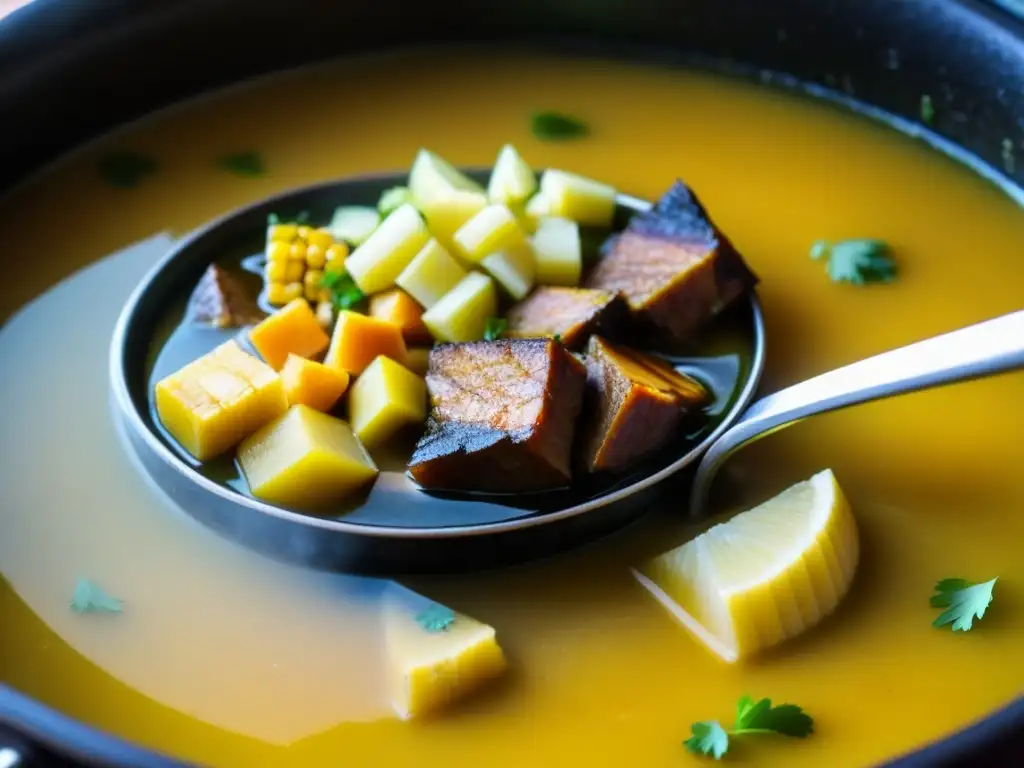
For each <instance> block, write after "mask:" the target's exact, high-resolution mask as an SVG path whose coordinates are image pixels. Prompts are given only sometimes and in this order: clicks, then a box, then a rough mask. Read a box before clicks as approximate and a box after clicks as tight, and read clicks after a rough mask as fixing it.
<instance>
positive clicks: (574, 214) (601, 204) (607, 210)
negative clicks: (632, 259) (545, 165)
mask: <svg viewBox="0 0 1024 768" xmlns="http://www.w3.org/2000/svg"><path fill="white" fill-rule="evenodd" d="M540 192H541V194H542V195H544V197H545V198H546V199H547V200H548V202H549V204H550V206H551V208H550V214H551V215H553V216H561V217H563V218H566V219H571V220H572V221H575V222H576V223H577V224H586V225H592V226H595V227H609V226H611V224H612V220H613V218H614V216H615V195H616V192H615V188H614V187H612V186H609V185H608V184H603V183H602V182H599V181H594V180H593V179H588V178H586V177H585V176H579V175H577V174H575V173H569V172H568V171H558V170H553V169H549V170H547V171H544V174H543V175H542V176H541V179H540ZM538 205H539V204H538Z"/></svg>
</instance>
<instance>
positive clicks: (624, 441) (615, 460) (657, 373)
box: [583, 336, 711, 472]
mask: <svg viewBox="0 0 1024 768" xmlns="http://www.w3.org/2000/svg"><path fill="white" fill-rule="evenodd" d="M587 385H588V393H587V411H586V414H587V416H586V423H587V425H588V426H587V431H586V433H585V435H584V439H583V451H584V458H585V460H586V465H587V468H588V469H589V470H590V471H591V472H601V471H606V470H612V471H615V470H621V469H626V468H627V467H629V466H630V465H631V464H633V463H635V462H636V461H638V460H640V459H642V458H644V457H645V456H647V455H649V454H651V453H654V452H655V451H657V450H659V449H660V448H663V447H664V446H665V444H666V443H668V442H669V441H670V440H671V439H672V437H673V436H674V435H675V434H676V432H677V431H678V429H679V426H680V425H681V424H682V422H683V420H684V419H685V418H686V417H687V415H688V414H691V413H693V412H694V411H695V410H697V409H700V408H702V407H704V406H706V405H708V404H710V402H711V394H710V393H709V392H708V391H707V389H705V388H704V386H703V385H702V384H701V383H700V382H698V381H696V380H695V379H692V378H690V377H689V376H686V375H684V374H682V373H679V372H678V371H676V370H675V369H674V368H672V367H671V366H670V365H668V364H667V363H666V362H664V361H663V360H660V359H658V358H656V357H652V356H651V355H648V354H644V353H643V352H637V351H636V350H632V349H625V348H623V347H619V346H615V345H612V344H610V343H608V342H607V341H605V340H604V339H602V338H601V337H600V336H591V337H590V345H589V347H588V349H587Z"/></svg>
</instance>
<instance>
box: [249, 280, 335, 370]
mask: <svg viewBox="0 0 1024 768" xmlns="http://www.w3.org/2000/svg"><path fill="white" fill-rule="evenodd" d="M249 341H250V342H251V343H252V345H253V347H255V349H256V351H257V352H259V353H260V357H262V358H263V359H264V360H265V361H266V363H267V365H269V366H270V367H271V368H273V369H274V370H275V371H280V370H281V368H283V367H284V364H285V361H287V360H288V355H298V356H299V357H316V356H317V355H319V354H320V353H321V352H323V351H324V350H325V349H327V345H328V344H330V343H331V337H330V336H328V335H327V333H326V332H325V331H324V329H323V328H321V327H320V323H319V322H317V319H316V314H314V312H313V310H312V309H311V308H310V306H309V303H308V302H307V301H306V300H305V299H303V298H298V299H295V300H294V301H292V302H289V303H288V304H287V305H285V306H284V307H282V308H281V309H279V310H278V311H277V312H275V313H274V314H272V315H271V316H270V317H268V318H267V319H266V320H264V321H263V322H261V323H260V324H259V325H257V326H256V327H255V328H253V329H252V330H251V331H249Z"/></svg>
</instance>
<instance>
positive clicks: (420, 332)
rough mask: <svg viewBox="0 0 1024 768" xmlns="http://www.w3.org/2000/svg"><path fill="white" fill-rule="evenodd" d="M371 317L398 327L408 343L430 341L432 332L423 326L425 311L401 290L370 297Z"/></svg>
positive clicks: (396, 289)
mask: <svg viewBox="0 0 1024 768" xmlns="http://www.w3.org/2000/svg"><path fill="white" fill-rule="evenodd" d="M370 315H371V316H372V317H376V318H377V319H378V320H386V321H387V322H389V323H394V324H395V325H397V326H398V327H399V328H400V329H401V330H402V336H403V337H404V338H405V340H406V341H419V342H429V341H430V331H428V330H427V326H425V325H424V324H423V310H422V309H421V308H420V305H419V304H417V303H416V302H415V301H413V299H412V298H411V297H410V296H409V294H407V293H406V292H405V291H403V290H402V289H401V288H392V289H391V290H390V291H385V292H384V293H378V294H376V295H374V296H372V297H370Z"/></svg>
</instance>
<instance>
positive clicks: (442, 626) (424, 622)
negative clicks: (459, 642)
mask: <svg viewBox="0 0 1024 768" xmlns="http://www.w3.org/2000/svg"><path fill="white" fill-rule="evenodd" d="M454 621H455V612H454V611H453V610H452V609H451V608H445V607H444V606H443V605H438V604H437V603H431V604H430V606H428V607H427V608H426V609H425V610H423V611H421V612H420V613H418V614H416V623H417V624H419V625H420V626H421V627H423V629H425V630H426V631H427V632H430V633H435V632H444V631H445V630H446V629H448V627H450V626H451V625H452V624H453V623H454Z"/></svg>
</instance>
